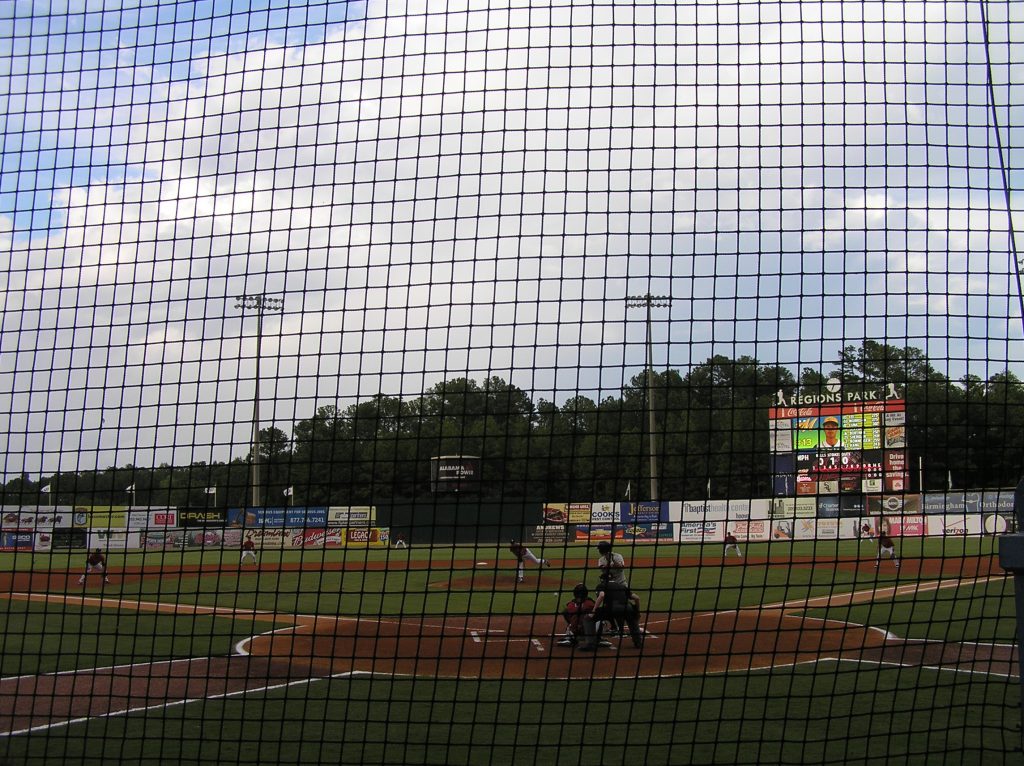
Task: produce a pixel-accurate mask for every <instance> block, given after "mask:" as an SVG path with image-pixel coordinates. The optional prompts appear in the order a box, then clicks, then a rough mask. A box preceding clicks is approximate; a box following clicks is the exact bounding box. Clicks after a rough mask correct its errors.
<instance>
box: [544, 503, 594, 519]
mask: <svg viewBox="0 0 1024 766" xmlns="http://www.w3.org/2000/svg"><path fill="white" fill-rule="evenodd" d="M589 511H590V506H587V516H588V517H589V515H590V513H589ZM541 514H542V515H543V518H544V523H545V524H568V523H569V504H568V503H544V507H543V508H542V509H541Z"/></svg>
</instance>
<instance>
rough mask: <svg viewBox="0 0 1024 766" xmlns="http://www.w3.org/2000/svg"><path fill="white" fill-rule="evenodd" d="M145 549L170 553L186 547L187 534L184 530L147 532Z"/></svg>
mask: <svg viewBox="0 0 1024 766" xmlns="http://www.w3.org/2000/svg"><path fill="white" fill-rule="evenodd" d="M144 544H145V547H146V550H150V551H170V550H177V549H179V548H184V547H185V532H184V531H182V530H177V529H176V530H168V531H155V530H151V531H149V532H146V535H145V542H144Z"/></svg>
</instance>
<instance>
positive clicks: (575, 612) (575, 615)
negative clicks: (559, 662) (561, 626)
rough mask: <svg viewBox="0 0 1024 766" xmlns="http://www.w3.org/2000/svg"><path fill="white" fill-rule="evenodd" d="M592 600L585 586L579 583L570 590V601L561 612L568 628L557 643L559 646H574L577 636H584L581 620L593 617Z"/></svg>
mask: <svg viewBox="0 0 1024 766" xmlns="http://www.w3.org/2000/svg"><path fill="white" fill-rule="evenodd" d="M593 614H594V599H592V598H590V591H588V590H587V586H586V585H584V584H583V583H580V584H579V585H577V586H576V587H575V588H573V589H572V600H570V601H567V602H566V604H565V609H563V610H562V617H564V618H565V621H566V623H567V624H568V626H569V627H568V628H567V629H566V631H565V636H563V637H562V639H561V640H560V641H559V642H558V645H559V646H574V645H575V644H576V640H577V638H578V637H579V636H582V635H583V634H584V630H585V628H584V625H583V620H584V619H586V618H588V617H591V618H592V617H593Z"/></svg>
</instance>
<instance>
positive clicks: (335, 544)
mask: <svg viewBox="0 0 1024 766" xmlns="http://www.w3.org/2000/svg"><path fill="white" fill-rule="evenodd" d="M324 547H325V548H343V547H345V530H344V529H339V528H338V527H329V528H328V529H327V534H326V535H325V536H324Z"/></svg>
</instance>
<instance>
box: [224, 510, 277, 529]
mask: <svg viewBox="0 0 1024 766" xmlns="http://www.w3.org/2000/svg"><path fill="white" fill-rule="evenodd" d="M284 516H285V509H284V508H279V507H273V508H228V526H231V527H243V528H245V529H253V528H258V527H278V528H280V527H284Z"/></svg>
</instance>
